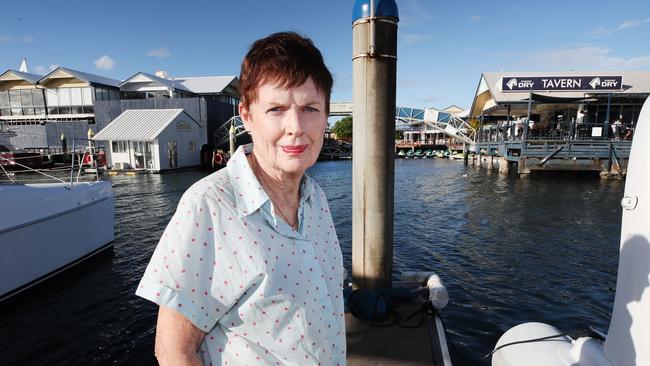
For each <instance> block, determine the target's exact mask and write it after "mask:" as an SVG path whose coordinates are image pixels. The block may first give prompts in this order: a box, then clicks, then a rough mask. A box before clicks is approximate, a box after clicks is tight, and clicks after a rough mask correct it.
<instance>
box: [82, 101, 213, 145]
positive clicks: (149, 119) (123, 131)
mask: <svg viewBox="0 0 650 366" xmlns="http://www.w3.org/2000/svg"><path fill="white" fill-rule="evenodd" d="M180 114H184V115H185V116H186V117H187V119H188V120H190V121H192V122H194V123H196V124H197V125H198V126H199V127H201V124H200V123H199V122H197V121H196V120H195V119H194V118H192V117H191V116H190V115H189V114H187V113H186V112H185V111H184V110H182V109H127V110H126V111H124V112H122V114H120V115H119V116H117V118H115V119H114V120H113V121H112V122H111V123H109V124H108V126H106V127H104V128H103V129H102V130H101V131H99V132H98V133H97V134H96V135H95V136H94V137H93V140H97V141H108V140H112V141H153V140H155V139H156V138H157V137H158V135H160V133H161V132H162V131H163V130H164V129H165V128H166V127H167V126H168V125H169V124H170V123H172V121H174V120H175V119H176V117H178V116H179V115H180Z"/></svg>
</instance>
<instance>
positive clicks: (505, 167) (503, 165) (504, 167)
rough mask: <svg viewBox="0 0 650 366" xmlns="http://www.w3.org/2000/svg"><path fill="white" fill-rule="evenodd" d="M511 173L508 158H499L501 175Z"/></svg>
mask: <svg viewBox="0 0 650 366" xmlns="http://www.w3.org/2000/svg"><path fill="white" fill-rule="evenodd" d="M509 172H510V165H509V162H508V158H506V157H505V156H502V157H500V158H499V174H503V175H508V173H509Z"/></svg>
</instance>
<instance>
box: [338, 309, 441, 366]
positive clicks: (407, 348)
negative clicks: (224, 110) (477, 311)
mask: <svg viewBox="0 0 650 366" xmlns="http://www.w3.org/2000/svg"><path fill="white" fill-rule="evenodd" d="M421 309H422V303H420V302H417V301H413V302H406V303H401V304H398V305H397V306H396V307H395V311H396V312H397V313H398V314H400V316H401V318H402V320H404V319H406V318H407V317H409V316H410V315H412V314H414V313H416V312H417V311H418V310H421ZM390 319H391V320H392V319H394V317H393V316H391V318H390ZM420 319H421V318H420V314H417V315H415V316H413V318H412V319H410V320H409V321H408V322H406V323H405V324H404V323H403V322H402V323H401V324H402V325H407V326H409V325H411V326H415V325H418V323H419V322H420ZM390 323H391V321H390V320H389V321H387V322H385V323H376V322H368V321H363V320H359V319H357V318H355V317H354V316H352V314H349V313H347V314H345V328H346V333H347V361H348V365H350V366H366V365H367V366H371V365H372V366H388V365H400V366H401V365H404V366H424V365H426V366H431V365H434V366H451V360H450V357H449V351H448V349H447V340H446V337H445V335H444V330H443V328H442V325H441V322H440V318H437V317H434V316H426V314H425V317H424V319H423V321H422V324H419V326H417V327H411V328H408V327H404V326H399V325H397V324H392V325H390V326H380V325H384V324H390Z"/></svg>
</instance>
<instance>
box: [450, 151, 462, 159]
mask: <svg viewBox="0 0 650 366" xmlns="http://www.w3.org/2000/svg"><path fill="white" fill-rule="evenodd" d="M463 158H464V156H463V153H459V152H454V153H451V154H449V159H451V160H459V159H463Z"/></svg>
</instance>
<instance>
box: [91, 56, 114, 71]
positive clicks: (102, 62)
mask: <svg viewBox="0 0 650 366" xmlns="http://www.w3.org/2000/svg"><path fill="white" fill-rule="evenodd" d="M94 63H95V67H96V68H98V69H100V70H111V69H112V68H113V67H114V66H115V61H113V59H112V58H110V57H109V56H108V55H104V56H102V57H100V58H98V59H97V60H95V61H94Z"/></svg>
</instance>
